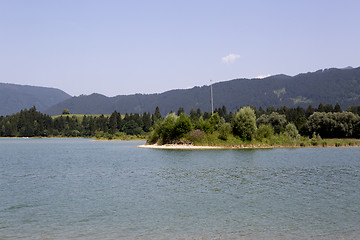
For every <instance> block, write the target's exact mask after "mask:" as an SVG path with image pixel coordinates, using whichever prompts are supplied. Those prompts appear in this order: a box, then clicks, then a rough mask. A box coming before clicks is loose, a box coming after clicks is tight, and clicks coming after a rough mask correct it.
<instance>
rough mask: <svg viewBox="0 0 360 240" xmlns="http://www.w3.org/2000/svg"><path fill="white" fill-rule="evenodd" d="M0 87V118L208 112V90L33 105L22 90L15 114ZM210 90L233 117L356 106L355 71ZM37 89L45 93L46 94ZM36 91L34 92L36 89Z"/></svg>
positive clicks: (64, 98)
mask: <svg viewBox="0 0 360 240" xmlns="http://www.w3.org/2000/svg"><path fill="white" fill-rule="evenodd" d="M5 86H6V85H5ZM9 86H10V85H8V87H9ZM11 86H12V87H15V86H14V85H11ZM3 87H4V84H0V94H1V95H0V101H1V106H0V115H1V114H3V113H4V112H7V113H8V112H11V111H12V112H16V111H18V110H19V109H21V107H23V108H24V107H29V106H34V105H35V106H36V107H37V108H38V110H40V111H44V112H45V113H47V114H50V115H57V114H61V112H62V110H63V109H69V110H70V112H71V113H74V114H110V113H112V112H113V111H114V110H116V111H118V112H120V113H143V112H151V113H153V112H154V110H155V108H156V107H157V106H158V107H159V108H160V111H161V113H162V114H166V113H168V112H170V111H171V110H173V111H177V110H178V108H179V107H182V108H184V110H185V111H186V112H189V111H190V110H191V109H192V108H193V109H195V110H196V109H197V108H200V109H201V110H202V111H211V100H210V86H202V87H194V88H191V89H177V90H170V91H166V92H163V93H158V94H133V95H118V96H115V97H107V96H104V95H101V94H97V93H94V94H91V95H80V96H77V97H70V96H69V95H68V94H66V93H64V92H63V91H61V90H58V89H57V90H56V89H48V90H49V91H52V93H51V94H49V92H48V93H46V94H45V93H43V92H41V93H40V92H38V94H37V101H34V100H30V99H28V100H24V98H25V96H26V93H25V92H26V91H25V89H23V91H22V92H21V93H20V92H18V93H19V94H15V93H13V95H12V99H13V100H12V102H19V103H25V102H26V103H27V105H26V106H25V104H22V105H21V104H18V105H17V107H16V109H15V108H14V107H11V106H10V105H8V104H7V103H9V101H5V100H6V98H4V97H3V96H2V93H3V92H4V91H3V89H2V88H3ZM22 87H25V86H22ZM26 87H29V86H26ZM212 87H213V96H214V97H213V98H214V107H215V108H217V107H222V106H223V105H224V106H226V107H227V109H228V110H229V111H236V109H238V108H240V107H242V106H246V105H252V106H256V107H260V106H261V107H263V108H265V107H267V106H275V107H280V106H284V105H286V106H288V107H296V106H302V107H307V106H308V105H310V104H311V105H312V106H313V107H317V106H318V105H319V104H320V103H323V104H327V103H329V104H333V105H335V104H336V103H339V104H340V105H341V107H342V108H343V109H346V107H348V106H356V105H360V67H358V68H352V67H347V68H344V69H336V68H330V69H324V70H318V71H316V72H309V73H302V74H298V75H296V76H287V75H283V74H280V75H274V76H270V77H267V78H262V79H257V78H255V79H234V80H230V81H224V82H218V83H215V84H213V86H212ZM34 88H35V87H34ZM28 89H31V88H28ZM41 89H42V90H45V89H46V88H41ZM38 90H39V91H40V89H38ZM54 91H55V92H56V93H58V94H59V97H58V98H55V95H56V94H54V93H55V92H54ZM45 92H46V91H45ZM60 93H62V94H60ZM42 94H44V95H42ZM60 96H61V97H60ZM50 98H51V101H50ZM15 99H17V100H15ZM40 99H41V100H44V102H43V101H40ZM31 101H33V102H31ZM4 103H5V104H4ZM45 103H46V104H45ZM3 105H4V106H3ZM5 109H6V110H5ZM45 109H46V110H45Z"/></svg>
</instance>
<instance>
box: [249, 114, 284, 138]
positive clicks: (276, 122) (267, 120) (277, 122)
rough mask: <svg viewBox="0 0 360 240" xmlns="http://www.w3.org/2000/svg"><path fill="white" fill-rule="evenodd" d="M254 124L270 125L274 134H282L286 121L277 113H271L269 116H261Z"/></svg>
mask: <svg viewBox="0 0 360 240" xmlns="http://www.w3.org/2000/svg"><path fill="white" fill-rule="evenodd" d="M256 122H257V124H258V125H261V124H264V125H266V124H270V125H271V126H272V127H273V128H274V131H275V133H277V134H279V133H280V132H283V131H284V130H285V125H286V122H287V121H286V117H285V115H281V114H279V113H277V112H272V113H271V114H269V115H266V114H264V115H262V116H261V117H259V118H258V119H257V121H256Z"/></svg>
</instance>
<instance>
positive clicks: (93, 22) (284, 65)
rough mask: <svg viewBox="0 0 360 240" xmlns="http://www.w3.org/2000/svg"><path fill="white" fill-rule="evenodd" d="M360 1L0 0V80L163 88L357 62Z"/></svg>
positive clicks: (110, 90)
mask: <svg viewBox="0 0 360 240" xmlns="http://www.w3.org/2000/svg"><path fill="white" fill-rule="evenodd" d="M359 10H360V1H358V0H352V1H351V0H341V1H340V0H338V1H335V0H302V1H289V0H284V1H278V0H273V1H268V0H264V1H256V0H249V1H241V0H237V1H236V0H234V1H225V0H223V1H220V0H218V1H211V0H204V1H196V0H191V1H187V0H181V1H157V0H152V1H137V0H134V1H125V0H124V1H122V0H113V1H112V0H97V1H95V0H59V1H55V0H42V1H40V0H0V82H8V83H16V84H27V85H37V86H47V87H56V88H60V89H62V90H64V91H66V92H67V93H69V94H71V95H80V94H91V93H93V92H97V93H101V94H104V95H107V96H115V95H119V94H134V93H160V92H164V91H167V90H171V89H178V88H189V87H193V86H202V85H209V81H210V79H212V80H213V81H214V82H220V81H226V80H231V79H234V78H253V77H258V76H266V75H269V74H270V75H274V74H279V73H284V74H288V75H296V74H298V73H301V72H310V71H316V70H318V69H323V68H330V67H337V68H343V67H346V66H353V67H358V66H360V31H359V26H360V14H359Z"/></svg>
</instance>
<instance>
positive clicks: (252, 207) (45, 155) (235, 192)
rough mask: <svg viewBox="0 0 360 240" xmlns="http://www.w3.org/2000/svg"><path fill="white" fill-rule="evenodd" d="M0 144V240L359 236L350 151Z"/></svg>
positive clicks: (357, 161) (357, 154)
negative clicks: (173, 148)
mask: <svg viewBox="0 0 360 240" xmlns="http://www.w3.org/2000/svg"><path fill="white" fill-rule="evenodd" d="M141 144H144V142H120V141H90V140H89V139H0V239H21V238H23V239H289V238H291V239H341V238H344V239H359V236H360V148H358V147H353V148H296V149H263V150H159V149H142V148H136V146H137V145H141Z"/></svg>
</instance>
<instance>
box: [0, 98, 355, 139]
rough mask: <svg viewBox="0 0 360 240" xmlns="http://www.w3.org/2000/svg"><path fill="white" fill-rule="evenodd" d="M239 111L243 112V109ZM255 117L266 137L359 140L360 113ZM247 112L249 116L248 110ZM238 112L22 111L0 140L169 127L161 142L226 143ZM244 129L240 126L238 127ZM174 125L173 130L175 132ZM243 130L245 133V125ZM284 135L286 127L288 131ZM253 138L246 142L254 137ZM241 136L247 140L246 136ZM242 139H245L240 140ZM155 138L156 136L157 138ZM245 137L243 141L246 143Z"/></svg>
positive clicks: (313, 111)
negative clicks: (197, 137)
mask: <svg viewBox="0 0 360 240" xmlns="http://www.w3.org/2000/svg"><path fill="white" fill-rule="evenodd" d="M242 109H244V108H242ZM247 109H251V111H252V112H253V114H254V117H255V125H254V124H252V126H255V129H256V131H257V134H260V132H261V131H263V132H264V131H265V130H266V128H268V131H270V133H271V132H272V131H273V134H285V133H286V128H287V127H288V125H289V124H290V123H291V124H292V125H291V126H292V128H293V129H296V131H298V133H299V134H300V135H302V136H310V137H311V136H313V135H314V133H315V134H317V135H319V136H321V137H323V138H360V120H359V112H360V107H359V106H354V107H349V108H348V109H347V110H346V111H343V110H342V109H341V107H340V105H339V104H336V105H335V106H332V105H331V104H325V105H323V104H319V106H318V107H316V108H314V107H312V106H311V105H309V106H308V107H307V108H306V109H304V108H302V107H297V108H289V107H286V106H282V107H280V108H275V107H272V106H269V107H267V108H266V109H263V108H261V107H260V108H256V107H251V106H249V107H248V108H247ZM247 111H249V110H247ZM239 112H240V110H239V111H237V112H236V113H232V112H228V111H227V109H226V107H225V106H223V107H221V108H216V109H215V110H214V114H212V113H211V112H202V111H201V110H200V109H197V110H194V109H191V111H190V112H189V114H187V113H185V111H184V109H183V108H179V109H178V110H177V112H173V111H171V112H170V113H169V114H168V115H167V116H165V117H162V116H161V114H160V109H159V108H158V107H156V109H155V111H154V113H152V114H151V113H149V112H145V113H143V114H138V113H134V114H133V113H130V114H128V113H126V114H125V115H121V114H120V113H119V112H117V111H114V112H113V113H112V114H111V115H98V116H95V115H83V116H82V115H81V116H79V115H71V114H69V112H65V113H67V114H64V115H61V116H57V117H51V116H49V115H46V114H43V113H41V112H39V111H37V110H36V108H35V107H33V108H30V109H28V110H27V109H24V110H22V111H20V112H18V113H16V114H12V115H8V116H0V136H1V137H98V138H109V139H111V138H117V137H122V136H138V137H143V138H145V137H147V136H149V135H150V138H151V139H152V141H155V139H156V134H160V132H159V130H160V126H163V127H164V125H165V123H166V124H168V125H169V126H170V125H171V126H172V128H171V129H167V131H168V132H166V131H165V132H163V133H161V134H164V135H163V137H164V139H165V141H171V140H172V139H176V138H178V137H179V136H182V135H183V134H185V133H189V132H190V131H194V130H200V131H201V132H202V134H212V133H214V132H215V131H217V133H218V135H219V138H220V139H221V138H223V139H226V138H227V134H229V133H232V134H235V135H237V134H238V135H239V130H238V128H241V126H237V127H236V126H235V121H236V119H237V118H238V115H239ZM245 124H248V123H243V125H245ZM175 125H176V128H175ZM247 127H250V125H248V126H247ZM288 130H289V127H288ZM254 134H256V132H254V133H253V134H252V135H251V136H252V137H251V138H253V137H254ZM245 135H246V134H245ZM245 135H244V136H245ZM158 137H160V136H158ZM246 138H247V137H245V139H246Z"/></svg>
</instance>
